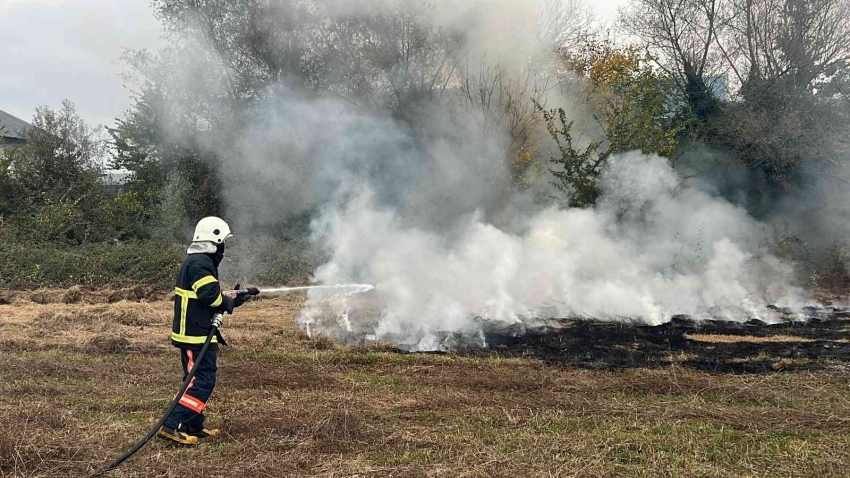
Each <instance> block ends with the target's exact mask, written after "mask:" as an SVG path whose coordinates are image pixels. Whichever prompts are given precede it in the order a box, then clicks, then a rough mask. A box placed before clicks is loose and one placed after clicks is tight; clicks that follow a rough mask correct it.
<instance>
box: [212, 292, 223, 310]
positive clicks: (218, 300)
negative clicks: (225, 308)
mask: <svg viewBox="0 0 850 478" xmlns="http://www.w3.org/2000/svg"><path fill="white" fill-rule="evenodd" d="M222 300H223V298H222V297H221V294H219V295H218V299H216V300H215V301H213V303H212V304H210V307H218V306H220V305H221V302H222Z"/></svg>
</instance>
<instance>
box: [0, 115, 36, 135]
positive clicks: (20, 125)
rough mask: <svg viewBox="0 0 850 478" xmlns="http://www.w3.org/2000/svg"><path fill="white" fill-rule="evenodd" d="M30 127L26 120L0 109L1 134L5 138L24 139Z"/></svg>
mask: <svg viewBox="0 0 850 478" xmlns="http://www.w3.org/2000/svg"><path fill="white" fill-rule="evenodd" d="M30 127H32V125H30V124H29V123H27V122H26V121H24V120H22V119H20V118H16V117H14V116H12V115H10V114H9V113H6V112H5V111H3V110H0V135H2V136H3V137H4V138H12V139H24V132H25V131H26V130H27V128H30Z"/></svg>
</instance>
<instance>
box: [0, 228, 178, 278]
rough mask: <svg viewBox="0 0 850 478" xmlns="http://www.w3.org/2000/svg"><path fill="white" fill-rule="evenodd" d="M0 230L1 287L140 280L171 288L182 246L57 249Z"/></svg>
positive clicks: (108, 244)
mask: <svg viewBox="0 0 850 478" xmlns="http://www.w3.org/2000/svg"><path fill="white" fill-rule="evenodd" d="M6 239H7V238H6V237H4V236H3V235H2V234H0V288H17V289H20V288H33V287H67V286H71V285H77V284H81V285H94V286H105V285H110V284H122V285H125V284H144V285H150V286H154V287H157V288H170V287H172V286H173V283H174V277H175V275H176V273H177V271H178V269H179V267H180V263H181V261H182V259H183V250H182V248H175V247H173V246H171V245H168V244H167V243H164V242H162V241H153V240H148V241H130V242H104V243H94V244H86V245H82V246H76V247H64V248H61V249H60V248H56V247H52V246H50V245H49V244H44V245H42V244H35V245H31V244H25V243H22V242H19V241H10V240H6Z"/></svg>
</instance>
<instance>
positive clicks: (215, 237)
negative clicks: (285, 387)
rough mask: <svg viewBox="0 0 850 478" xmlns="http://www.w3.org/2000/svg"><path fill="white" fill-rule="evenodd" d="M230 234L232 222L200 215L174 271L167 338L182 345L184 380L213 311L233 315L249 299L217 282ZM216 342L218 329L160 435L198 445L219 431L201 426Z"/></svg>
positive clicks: (212, 383)
mask: <svg viewBox="0 0 850 478" xmlns="http://www.w3.org/2000/svg"><path fill="white" fill-rule="evenodd" d="M230 237H232V234H231V231H230V227H229V226H228V225H227V223H226V222H224V221H223V220H221V219H219V218H217V217H206V218H204V219H201V220H200V221H199V222H198V225H197V226H196V227H195V234H194V236H193V242H192V245H191V246H189V249H188V251H187V256H186V259H185V260H184V261H183V265H182V266H181V267H180V272H179V273H178V275H177V287H176V288H175V289H174V322H173V325H172V329H171V343H172V345H174V346H175V347H177V348H179V349H180V356H181V358H182V361H183V373H184V379H185V377H186V375H187V374H188V373H189V371H190V370H191V369H192V367H193V366H194V365H195V357H197V356H198V352H200V350H201V347H202V346H203V344H204V342H205V341H206V338H207V335H208V334H209V332H210V329H211V328H212V317H213V314H214V313H216V312H227V313H228V314H232V313H233V309H234V308H235V307H239V306H240V305H242V304H243V303H244V302H245V300H247V297H237V298H235V299H234V298H231V297H230V296H228V295H224V294H222V291H221V287H220V284H219V282H218V266H219V264H220V263H221V260H222V258H223V257H224V244H225V241H227V239H228V238H230ZM236 288H237V289H238V288H239V286H237V287H236ZM219 342H221V343H222V344H224V345H226V342H224V338H223V337H222V336H221V334H218V333H217V334H216V336H215V337H213V339H212V341H211V343H210V347H209V349H207V352H206V354H204V356H203V359H202V361H201V363H200V365H199V367H198V371H197V374H196V375H195V377H194V378H193V379H192V382H191V383H190V385H189V388H188V389H187V390H186V393H184V394H183V396H182V397H180V402H179V404H178V405H177V407H176V408H175V409H174V411H173V412H172V413H171V415H170V416H169V417H168V419H167V420H166V421H165V424H164V425H163V426H162V428H160V430H159V432H158V433H157V436H159V437H160V438H164V439H166V440H170V441H173V442H177V443H180V444H182V445H197V444H198V440H199V439H201V438H209V437H215V436H217V435H218V434H219V430H217V429H210V428H206V427H205V426H204V409H205V408H206V406H207V400H209V398H210V395H212V392H213V388H214V387H215V380H216V359H217V356H218V343H219Z"/></svg>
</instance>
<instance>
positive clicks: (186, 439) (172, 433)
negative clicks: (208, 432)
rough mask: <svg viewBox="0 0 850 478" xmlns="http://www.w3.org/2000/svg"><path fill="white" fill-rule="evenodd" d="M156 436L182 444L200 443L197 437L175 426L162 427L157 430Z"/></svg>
mask: <svg viewBox="0 0 850 478" xmlns="http://www.w3.org/2000/svg"><path fill="white" fill-rule="evenodd" d="M156 436H158V437H159V438H163V439H165V440H168V441H172V442H174V443H179V444H181V445H189V446H193V445H197V444H198V438H197V437H195V436H192V435H189V434H188V433H183V432H182V431H180V430H175V429H173V428H167V427H162V428H160V429H159V432H157V434H156Z"/></svg>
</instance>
